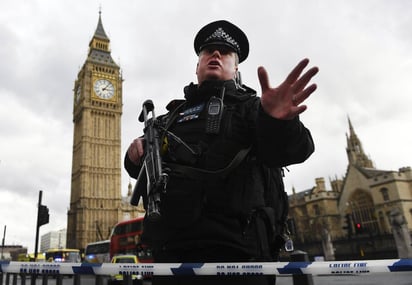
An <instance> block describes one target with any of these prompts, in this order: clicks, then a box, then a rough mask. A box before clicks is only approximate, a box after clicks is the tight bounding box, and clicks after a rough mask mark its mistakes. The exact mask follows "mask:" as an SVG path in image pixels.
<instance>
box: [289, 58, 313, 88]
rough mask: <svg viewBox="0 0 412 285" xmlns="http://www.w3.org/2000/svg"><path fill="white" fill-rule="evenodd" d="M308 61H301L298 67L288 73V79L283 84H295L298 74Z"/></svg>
mask: <svg viewBox="0 0 412 285" xmlns="http://www.w3.org/2000/svg"><path fill="white" fill-rule="evenodd" d="M308 63H309V59H307V58H305V59H303V60H301V61H300V62H299V63H298V65H296V66H295V68H294V69H293V70H292V71H291V72H290V73H289V75H288V77H287V78H286V80H285V82H286V83H287V84H289V85H292V84H293V83H295V81H296V80H297V79H298V78H299V76H300V74H301V73H302V71H303V69H305V67H306V66H307V65H308Z"/></svg>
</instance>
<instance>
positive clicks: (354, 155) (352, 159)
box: [346, 116, 374, 168]
mask: <svg viewBox="0 0 412 285" xmlns="http://www.w3.org/2000/svg"><path fill="white" fill-rule="evenodd" d="M348 124H349V134H346V142H347V147H346V152H347V155H348V160H349V164H352V165H356V166H359V167H367V168H374V166H373V163H372V161H371V160H370V159H369V158H368V157H367V155H366V154H365V152H364V151H363V148H362V143H361V141H360V139H359V138H358V136H357V135H356V133H355V130H354V128H353V125H352V122H351V120H350V118H349V116H348Z"/></svg>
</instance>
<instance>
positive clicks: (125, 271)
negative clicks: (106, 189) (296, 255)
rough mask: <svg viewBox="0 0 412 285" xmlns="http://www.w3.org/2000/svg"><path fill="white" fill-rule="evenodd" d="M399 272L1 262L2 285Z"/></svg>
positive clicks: (393, 263) (319, 265)
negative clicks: (89, 279) (87, 277)
mask: <svg viewBox="0 0 412 285" xmlns="http://www.w3.org/2000/svg"><path fill="white" fill-rule="evenodd" d="M402 271H403V272H404V271H410V272H412V259H384V260H349V261H316V262H308V261H300V262H243V263H223V262H221V263H137V264H134V263H130V264H128V263H96V264H93V263H48V262H10V261H0V275H1V276H0V277H1V282H2V284H5V285H9V284H13V285H14V284H17V280H20V282H21V284H23V285H24V284H26V279H27V277H30V280H31V282H33V280H36V278H37V279H40V278H41V279H42V280H43V281H42V282H43V283H42V284H47V280H48V277H49V276H54V277H55V278H56V284H61V283H60V282H61V280H62V277H64V276H70V277H72V278H73V284H80V276H82V275H92V276H94V277H95V284H103V283H102V280H103V278H102V277H103V276H105V277H107V276H113V275H116V274H121V275H123V276H124V277H125V278H124V284H131V283H129V282H131V278H130V277H131V276H133V275H137V276H139V278H140V279H142V278H150V277H151V276H153V275H163V276H170V275H293V276H295V275H345V274H347V275H354V274H358V275H364V274H374V273H391V272H402ZM4 275H6V276H4ZM16 276H18V277H19V278H16ZM3 281H4V282H5V283H3ZM10 282H12V283H10ZM77 282H78V283H77ZM32 284H33V283H32Z"/></svg>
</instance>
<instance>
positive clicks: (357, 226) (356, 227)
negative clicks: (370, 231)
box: [355, 223, 363, 234]
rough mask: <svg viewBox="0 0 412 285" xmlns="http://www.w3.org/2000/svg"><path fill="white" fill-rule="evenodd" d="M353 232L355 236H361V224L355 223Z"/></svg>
mask: <svg viewBox="0 0 412 285" xmlns="http://www.w3.org/2000/svg"><path fill="white" fill-rule="evenodd" d="M355 231H356V233H357V234H361V233H362V232H363V227H362V224H361V223H356V224H355Z"/></svg>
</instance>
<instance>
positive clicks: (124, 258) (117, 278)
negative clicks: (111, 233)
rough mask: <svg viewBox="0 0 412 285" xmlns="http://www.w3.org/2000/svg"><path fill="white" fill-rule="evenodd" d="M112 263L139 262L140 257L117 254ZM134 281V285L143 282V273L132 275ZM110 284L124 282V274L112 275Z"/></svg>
mask: <svg viewBox="0 0 412 285" xmlns="http://www.w3.org/2000/svg"><path fill="white" fill-rule="evenodd" d="M111 263H139V259H138V258H137V256H136V255H131V254H128V255H115V256H113V258H112V260H111ZM131 278H132V282H133V284H134V285H140V284H143V279H142V276H141V275H135V274H132V275H131ZM108 284H109V285H114V284H123V275H122V274H116V275H113V276H111V277H110V279H109V281H108Z"/></svg>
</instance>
